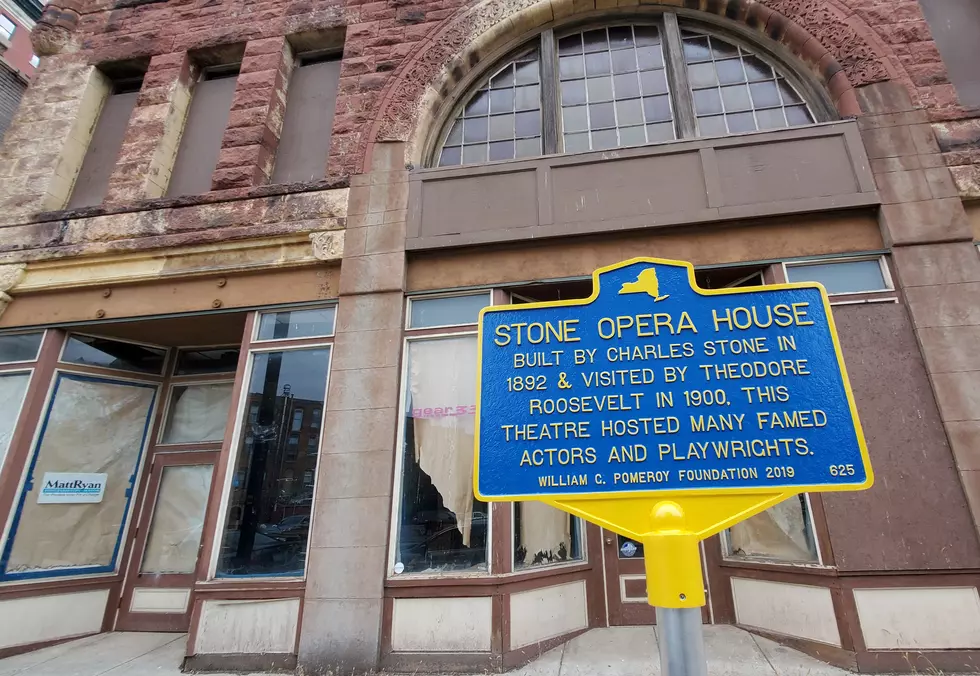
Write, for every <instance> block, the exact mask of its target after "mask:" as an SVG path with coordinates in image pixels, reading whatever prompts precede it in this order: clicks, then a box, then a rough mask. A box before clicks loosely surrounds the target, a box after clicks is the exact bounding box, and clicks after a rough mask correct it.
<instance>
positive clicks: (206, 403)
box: [163, 383, 233, 444]
mask: <svg viewBox="0 0 980 676" xmlns="http://www.w3.org/2000/svg"><path fill="white" fill-rule="evenodd" d="M232 387H233V383H211V384H206V385H205V384H202V385H178V386H176V387H174V389H173V395H172V396H171V399H170V412H169V414H168V415H167V429H166V432H164V434H163V443H165V444H191V443H195V442H203V441H221V440H222V439H224V437H225V423H226V422H227V421H228V408H229V407H230V406H231V390H232Z"/></svg>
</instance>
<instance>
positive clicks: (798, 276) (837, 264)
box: [786, 258, 891, 294]
mask: <svg viewBox="0 0 980 676" xmlns="http://www.w3.org/2000/svg"><path fill="white" fill-rule="evenodd" d="M884 266H885V262H884V260H883V259H881V258H872V259H866V260H857V261H855V260H841V261H827V262H816V263H787V264H786V279H787V280H788V281H790V282H820V283H821V284H823V285H824V288H826V289H827V293H828V294H839V293H868V292H872V291H889V290H891V284H890V283H889V282H888V278H887V277H886V274H887V273H886V271H885V267H884Z"/></svg>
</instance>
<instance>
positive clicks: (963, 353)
mask: <svg viewBox="0 0 980 676" xmlns="http://www.w3.org/2000/svg"><path fill="white" fill-rule="evenodd" d="M919 340H920V341H921V342H922V351H923V354H924V355H925V359H926V365H927V366H928V367H929V372H930V373H954V372H956V371H976V372H977V373H978V377H980V325H972V326H938V327H930V328H922V329H919Z"/></svg>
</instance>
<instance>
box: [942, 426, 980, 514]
mask: <svg viewBox="0 0 980 676" xmlns="http://www.w3.org/2000/svg"><path fill="white" fill-rule="evenodd" d="M946 431H947V432H948V433H949V445H950V447H951V448H952V449H953V455H954V456H955V457H956V466H957V467H959V469H960V472H961V473H962V472H963V471H964V470H973V471H977V472H980V421H977V420H961V421H959V422H950V423H946ZM977 507H978V510H980V503H978V505H977ZM978 513H980V511H978Z"/></svg>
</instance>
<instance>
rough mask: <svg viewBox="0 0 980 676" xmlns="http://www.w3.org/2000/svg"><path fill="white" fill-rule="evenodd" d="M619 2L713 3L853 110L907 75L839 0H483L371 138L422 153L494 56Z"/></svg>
mask: <svg viewBox="0 0 980 676" xmlns="http://www.w3.org/2000/svg"><path fill="white" fill-rule="evenodd" d="M617 7H619V8H622V9H627V10H628V9H633V10H634V11H635V10H638V9H649V10H656V9H658V8H659V9H670V8H682V9H685V10H690V11H698V12H704V13H707V14H709V15H714V16H715V17H723V18H724V19H727V20H730V21H734V22H736V23H738V24H741V25H742V26H744V27H747V28H748V29H751V30H753V31H755V32H758V33H760V34H762V35H764V36H767V37H768V38H769V39H771V40H774V41H776V42H778V43H781V44H782V45H784V46H785V47H786V48H787V49H788V50H789V51H790V52H792V53H793V54H794V55H796V56H797V57H798V58H799V59H800V60H802V61H803V62H804V63H805V64H806V65H807V66H809V67H810V69H811V70H812V71H813V73H814V74H815V76H816V78H817V79H818V80H819V81H820V82H821V83H822V84H823V85H824V87H825V88H826V90H827V92H828V93H829V95H830V98H831V99H832V101H833V103H834V105H835V106H836V108H837V110H838V112H839V113H840V114H841V115H842V116H845V117H847V116H855V115H858V114H859V113H860V109H859V106H858V102H857V97H856V96H855V94H854V88H855V87H860V86H862V85H866V84H871V83H874V82H881V81H884V80H890V79H897V80H902V81H906V80H908V76H907V74H905V73H904V72H903V71H902V67H901V64H900V62H899V61H898V60H897V59H896V58H894V56H893V55H892V54H890V49H889V48H888V46H887V45H885V43H884V42H882V41H881V40H880V39H879V38H878V37H877V36H876V35H875V33H874V31H873V30H872V29H871V28H870V27H869V26H868V24H867V23H866V22H864V21H863V20H861V19H860V18H858V17H857V16H856V15H855V14H854V13H853V12H850V10H848V9H847V7H846V6H844V5H842V4H841V2H840V0H765V2H761V1H757V0H660V1H659V2H651V3H643V2H642V1H641V0H482V1H480V2H476V3H475V4H470V5H468V6H466V7H463V8H460V10H459V11H458V12H457V13H456V14H454V15H453V16H451V17H449V18H447V19H446V20H445V22H444V23H443V25H442V26H441V27H440V28H439V30H437V31H436V32H435V33H434V34H433V35H432V36H431V37H430V38H429V39H428V40H427V41H426V42H425V44H424V45H423V46H422V48H421V49H420V50H419V51H418V52H417V53H416V54H415V55H414V56H413V57H411V58H410V59H408V60H406V61H405V62H404V63H403V64H402V65H401V67H400V68H399V69H398V71H397V72H396V73H395V76H394V78H392V80H391V81H390V82H389V83H388V85H387V86H386V88H385V90H384V93H383V95H382V99H381V105H380V106H379V110H378V115H377V117H376V118H375V121H374V123H373V124H372V126H371V128H370V130H369V132H368V136H367V141H368V142H369V143H373V142H377V141H406V142H407V143H408V149H407V150H408V157H407V158H406V159H408V160H409V161H415V162H417V161H418V160H419V159H420V155H421V152H422V147H421V146H422V142H423V140H424V139H423V135H424V134H425V133H426V131H427V130H428V128H429V126H430V125H431V123H432V122H433V121H434V120H435V118H436V116H437V115H438V112H439V110H440V109H441V107H442V106H443V104H444V103H445V102H446V100H447V99H448V98H449V97H451V96H452V95H453V94H454V92H455V91H456V88H457V85H458V84H459V83H460V82H461V81H462V80H463V79H465V78H466V77H467V75H468V74H470V73H471V71H473V70H474V69H475V68H478V67H479V64H481V62H482V61H483V60H484V59H485V58H486V57H487V56H489V55H491V54H493V53H494V52H496V51H498V50H500V49H501V48H502V47H504V46H506V45H508V44H511V43H513V42H514V41H515V40H517V39H519V38H520V37H522V36H526V35H531V34H533V32H534V31H535V30H536V29H539V28H541V27H542V26H545V25H546V24H549V23H552V22H555V21H562V20H566V19H569V18H571V17H574V16H576V15H584V14H588V13H596V12H602V11H607V10H613V9H615V8H617ZM365 161H367V158H365Z"/></svg>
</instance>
